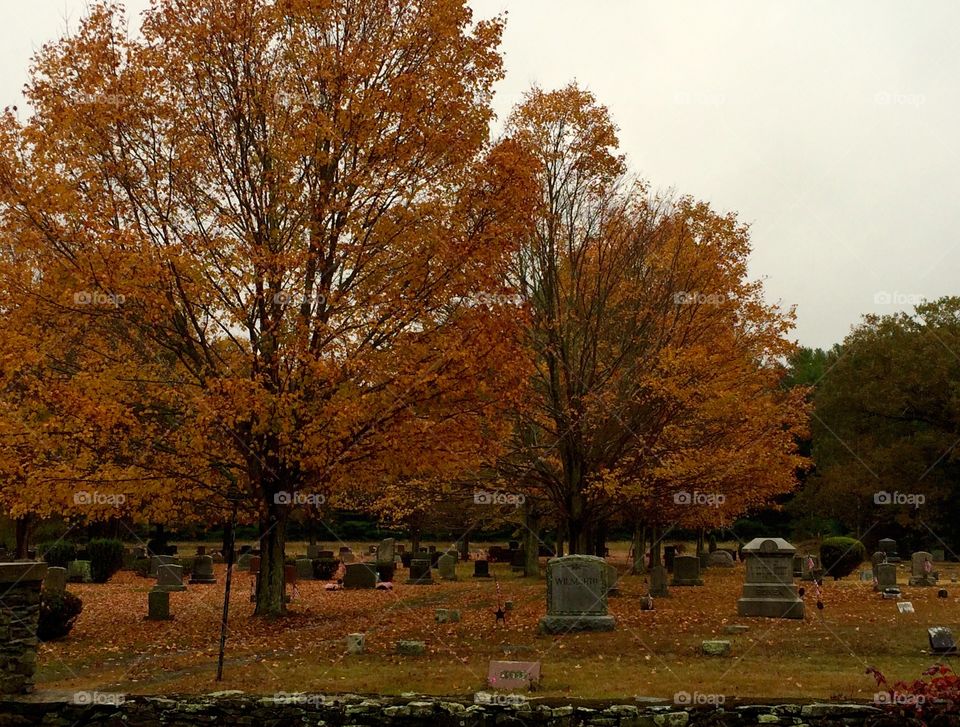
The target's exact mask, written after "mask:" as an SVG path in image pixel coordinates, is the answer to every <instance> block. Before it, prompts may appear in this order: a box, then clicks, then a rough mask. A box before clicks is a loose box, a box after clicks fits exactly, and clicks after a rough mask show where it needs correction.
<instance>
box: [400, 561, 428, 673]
mask: <svg viewBox="0 0 960 727" xmlns="http://www.w3.org/2000/svg"><path fill="white" fill-rule="evenodd" d="M427 562H429V561H427ZM397 653H398V654H400V655H402V656H422V655H423V654H425V653H427V644H426V643H425V642H423V641H398V642H397Z"/></svg>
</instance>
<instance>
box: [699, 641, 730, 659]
mask: <svg viewBox="0 0 960 727" xmlns="http://www.w3.org/2000/svg"><path fill="white" fill-rule="evenodd" d="M700 650H701V651H702V652H703V655H704V656H728V655H729V654H730V642H729V641H721V640H710V641H704V642H702V643H701V644H700Z"/></svg>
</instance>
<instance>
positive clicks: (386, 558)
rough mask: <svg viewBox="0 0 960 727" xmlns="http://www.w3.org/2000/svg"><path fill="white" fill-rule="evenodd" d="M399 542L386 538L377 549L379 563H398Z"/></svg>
mask: <svg viewBox="0 0 960 727" xmlns="http://www.w3.org/2000/svg"><path fill="white" fill-rule="evenodd" d="M396 550H397V541H396V540H394V539H393V538H385V539H384V540H381V541H380V545H379V546H378V547H377V563H384V564H392V563H394V562H395V561H396V557H397V556H396Z"/></svg>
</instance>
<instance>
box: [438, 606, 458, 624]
mask: <svg viewBox="0 0 960 727" xmlns="http://www.w3.org/2000/svg"><path fill="white" fill-rule="evenodd" d="M433 617H434V620H436V622H437V623H438V624H447V623H459V621H460V612H459V611H457V610H456V609H452V608H438V609H437V610H436V611H434V612H433Z"/></svg>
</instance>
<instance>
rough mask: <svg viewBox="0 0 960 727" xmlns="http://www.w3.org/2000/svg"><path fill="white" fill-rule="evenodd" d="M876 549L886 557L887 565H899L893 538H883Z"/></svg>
mask: <svg viewBox="0 0 960 727" xmlns="http://www.w3.org/2000/svg"><path fill="white" fill-rule="evenodd" d="M877 547H878V548H880V550H882V551H883V552H884V554H885V555H886V556H887V562H888V563H899V562H900V556H898V555H897V541H896V540H894V539H893V538H883V539H882V540H881V541H880V542H879V543H877Z"/></svg>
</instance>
